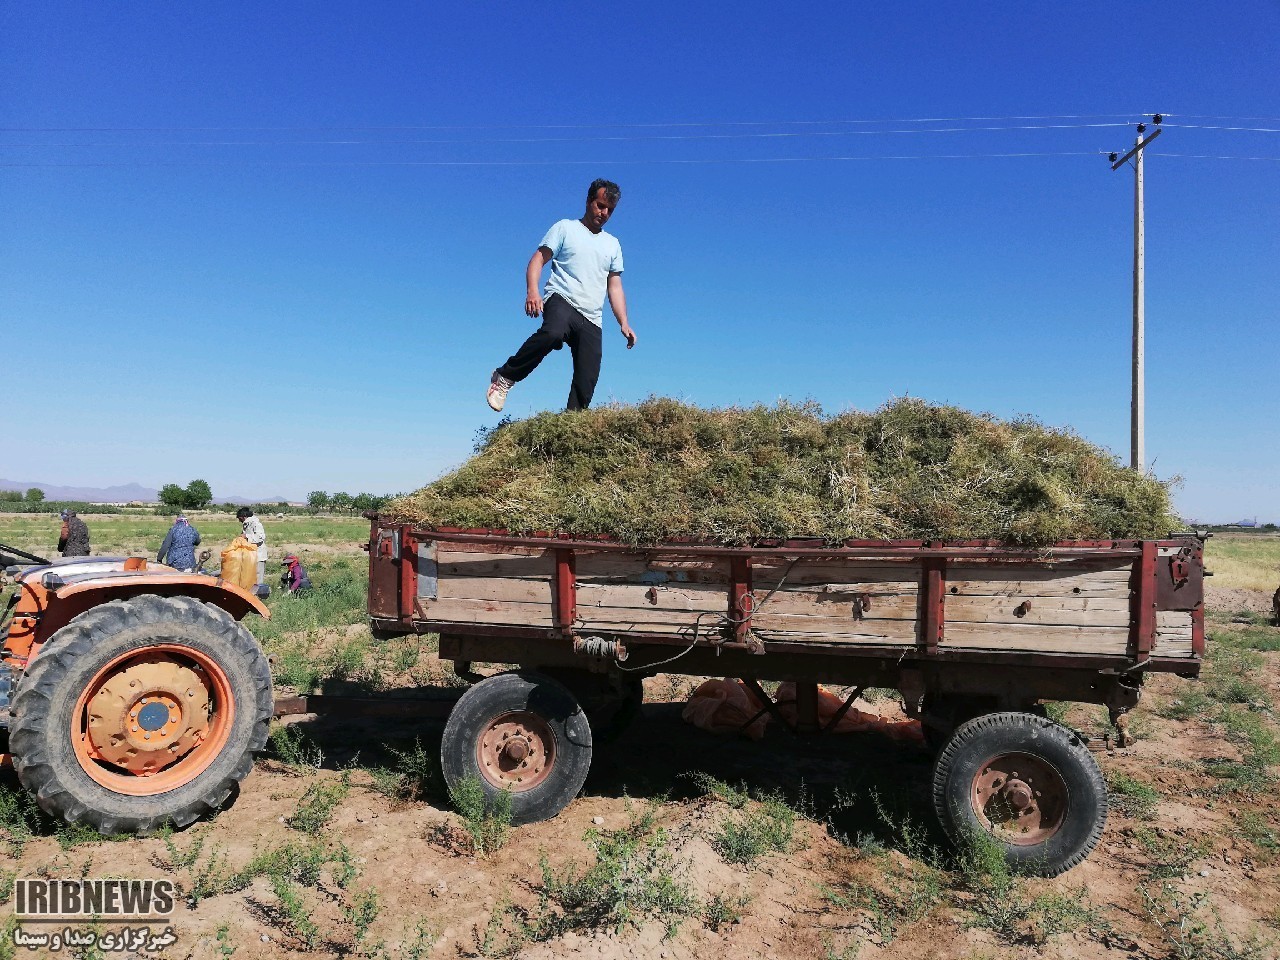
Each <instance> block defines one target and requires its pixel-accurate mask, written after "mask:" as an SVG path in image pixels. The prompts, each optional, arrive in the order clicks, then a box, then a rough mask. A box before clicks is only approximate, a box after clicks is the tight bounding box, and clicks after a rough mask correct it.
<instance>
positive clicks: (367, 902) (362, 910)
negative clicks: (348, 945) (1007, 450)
mask: <svg viewBox="0 0 1280 960" xmlns="http://www.w3.org/2000/svg"><path fill="white" fill-rule="evenodd" d="M380 910H381V905H380V904H379V903H378V891H376V890H366V891H365V892H364V893H361V894H358V895H357V896H356V897H355V898H354V899H352V900H351V902H350V903H347V904H344V905H343V907H342V919H343V922H344V923H346V924H347V925H348V926H349V927H351V939H352V941H353V942H354V944H355V946H356V948H357V949H359V948H360V947H361V945H362V944H363V943H364V938H365V937H367V936H368V935H369V928H370V927H371V926H373V921H375V920H377V919H378V913H379V912H380Z"/></svg>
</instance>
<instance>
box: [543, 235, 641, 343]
mask: <svg viewBox="0 0 1280 960" xmlns="http://www.w3.org/2000/svg"><path fill="white" fill-rule="evenodd" d="M538 246H539V247H546V248H547V249H548V250H550V251H551V275H550V276H549V277H547V285H546V287H544V288H543V291H542V296H543V299H544V300H545V299H547V298H548V297H550V296H551V295H552V294H553V293H558V294H560V296H562V297H564V298H565V299H566V300H568V301H569V303H571V304H572V305H573V308H574V309H575V310H577V311H578V312H579V313H580V314H582V315H583V316H584V317H586V318H587V319H588V320H590V321H591V322H592V323H594V324H595V325H596V326H597V327H598V326H600V325H601V318H602V317H603V315H604V298H605V293H606V291H607V290H608V282H609V274H611V273H621V272H622V245H621V244H620V243H618V238H617V237H615V236H614V235H613V234H611V233H605V232H604V231H603V230H601V231H600V232H599V233H592V232H591V231H590V230H588V229H587V228H586V227H585V226H583V224H582V221H581V220H560V221H558V222H557V223H554V224H552V226H551V229H550V230H548V231H547V235H546V236H545V237H543V238H542V242H541V243H540V244H538Z"/></svg>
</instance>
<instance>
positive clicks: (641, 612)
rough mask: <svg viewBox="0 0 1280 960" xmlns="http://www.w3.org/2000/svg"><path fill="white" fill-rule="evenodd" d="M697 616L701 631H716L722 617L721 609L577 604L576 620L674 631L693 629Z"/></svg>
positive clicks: (722, 610) (587, 622)
mask: <svg viewBox="0 0 1280 960" xmlns="http://www.w3.org/2000/svg"><path fill="white" fill-rule="evenodd" d="M699 615H701V617H702V629H703V630H711V629H718V628H717V626H716V625H717V624H718V623H719V622H720V618H721V617H722V616H723V615H724V609H723V607H721V608H719V609H716V610H711V611H699V610H663V609H662V608H660V607H611V606H600V605H584V604H582V603H579V604H578V620H579V621H580V622H581V623H585V624H591V623H595V622H597V621H600V620H608V621H610V622H614V621H625V622H626V623H654V624H663V623H665V624H670V625H672V626H673V627H675V628H676V629H680V628H682V627H688V628H689V629H690V630H692V629H693V625H694V623H695V622H697V620H698V618H699Z"/></svg>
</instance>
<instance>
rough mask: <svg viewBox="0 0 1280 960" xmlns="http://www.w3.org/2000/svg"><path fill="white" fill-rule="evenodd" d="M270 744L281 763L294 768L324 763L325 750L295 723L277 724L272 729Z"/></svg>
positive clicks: (317, 766)
mask: <svg viewBox="0 0 1280 960" xmlns="http://www.w3.org/2000/svg"><path fill="white" fill-rule="evenodd" d="M269 742H270V746H271V749H272V751H273V752H274V753H275V755H276V759H278V760H279V761H280V762H281V763H283V764H284V765H285V766H287V767H292V768H293V769H294V770H303V769H306V768H308V767H310V768H314V769H319V768H320V767H321V766H323V765H324V751H323V750H321V749H320V747H319V746H318V745H317V744H316V743H315V742H314V741H313V740H312V739H311V738H310V737H308V736H307V735H306V734H305V733H303V732H302V731H301V730H300V729H298V727H297V726H295V725H289V726H286V725H284V724H277V725H276V726H275V727H273V728H272V730H271V736H270V741H269Z"/></svg>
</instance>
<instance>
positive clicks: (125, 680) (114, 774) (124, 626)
mask: <svg viewBox="0 0 1280 960" xmlns="http://www.w3.org/2000/svg"><path fill="white" fill-rule="evenodd" d="M19 561H25V562H27V563H33V565H30V566H20V565H19ZM0 564H2V565H4V567H5V568H7V571H8V573H9V575H10V576H11V577H12V579H13V581H14V592H13V595H12V596H11V597H10V598H9V601H8V607H7V609H6V610H5V611H4V619H3V621H0V638H3V649H2V650H0V658H2V659H0V751H5V752H7V755H8V757H9V758H10V759H11V760H12V762H13V767H14V769H15V770H16V771H17V774H18V778H19V779H20V780H21V781H22V783H23V785H24V786H25V787H26V788H27V789H28V790H30V791H31V792H32V793H34V794H35V796H36V798H37V800H38V802H39V804H40V806H41V808H42V809H44V810H45V811H46V812H48V813H50V814H53V815H55V816H57V817H59V818H62V819H65V820H67V821H68V822H71V823H83V824H86V825H88V826H91V827H94V828H96V829H98V830H99V831H101V832H102V833H107V834H113V833H134V832H146V831H150V830H154V829H157V828H159V827H161V826H163V825H164V824H166V823H168V824H172V825H174V826H177V827H183V826H186V825H187V824H189V823H191V822H192V821H194V820H196V819H197V818H199V817H201V816H203V815H205V814H207V813H210V812H213V811H216V810H217V809H219V808H220V807H221V806H222V804H223V803H224V802H225V801H226V800H227V799H228V797H229V796H230V795H231V793H232V791H233V790H235V789H236V786H237V784H238V783H239V782H240V781H241V780H243V779H244V777H245V776H246V775H247V774H248V773H249V770H250V769H251V767H252V764H253V758H254V755H255V754H256V753H257V752H258V751H260V750H261V749H262V748H263V747H264V746H265V744H266V741H267V730H268V725H269V723H270V720H271V716H272V705H273V704H272V694H271V673H270V670H269V668H268V665H267V659H266V657H265V656H264V655H263V652H262V649H261V647H259V645H258V642H257V640H255V639H254V637H253V635H252V634H251V633H250V632H249V631H248V630H247V629H246V628H245V627H244V625H243V624H242V623H241V622H240V621H241V620H242V619H243V618H244V617H245V616H246V615H247V614H250V613H256V614H258V615H259V616H263V617H266V616H268V613H267V608H266V607H265V606H264V605H263V603H262V600H261V599H260V598H259V597H258V596H256V595H254V594H252V593H250V592H248V591H246V590H243V589H241V588H240V587H238V586H236V585H234V584H231V583H228V582H226V581H224V580H220V579H218V578H217V577H214V576H210V575H207V574H203V573H181V572H179V571H177V570H174V569H173V568H171V567H166V566H162V565H160V564H154V563H148V562H147V561H145V560H142V559H140V558H121V557H74V558H67V559H62V560H56V561H53V562H48V561H43V560H41V559H40V558H39V557H35V556H32V555H30V554H26V553H23V552H22V551H18V550H14V549H12V548H10V547H4V546H3V545H0ZM6 732H7V734H8V745H7V746H5V745H4V743H3V735H4V733H6Z"/></svg>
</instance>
